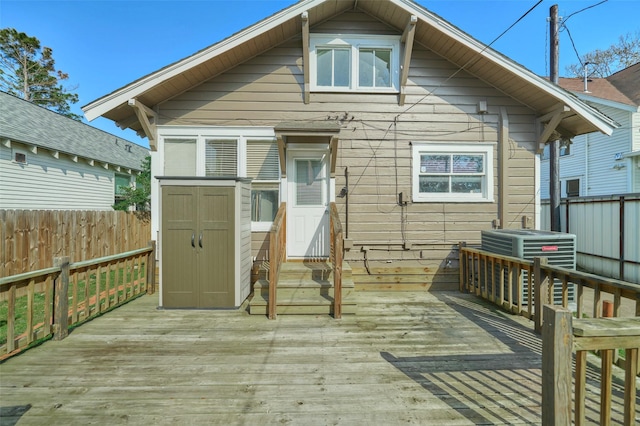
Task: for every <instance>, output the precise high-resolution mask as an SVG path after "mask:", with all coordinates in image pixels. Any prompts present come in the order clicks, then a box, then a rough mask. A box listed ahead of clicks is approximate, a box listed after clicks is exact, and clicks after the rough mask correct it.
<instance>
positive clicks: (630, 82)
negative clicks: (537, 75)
mask: <svg viewBox="0 0 640 426" xmlns="http://www.w3.org/2000/svg"><path fill="white" fill-rule="evenodd" d="M558 84H559V85H560V86H561V87H562V88H564V89H566V90H569V91H571V92H575V93H576V94H577V95H578V96H581V95H584V96H589V97H595V98H600V99H604V100H607V101H611V102H617V103H620V104H625V105H630V106H633V107H638V106H640V62H638V63H637V64H635V65H631V66H630V67H627V68H625V69H623V70H621V71H618V72H617V73H615V74H611V75H610V76H609V77H606V78H589V79H588V80H587V91H586V92H585V91H584V79H583V78H560V79H558Z"/></svg>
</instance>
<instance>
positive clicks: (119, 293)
mask: <svg viewBox="0 0 640 426" xmlns="http://www.w3.org/2000/svg"><path fill="white" fill-rule="evenodd" d="M143 264H146V268H145V269H143ZM154 276H155V241H151V242H149V247H145V248H142V249H138V250H132V251H128V252H125V253H120V254H117V255H112V256H106V257H101V258H97V259H93V260H87V261H82V262H77V263H70V262H69V257H68V256H64V257H59V258H56V260H55V266H53V267H50V268H46V269H40V270H37V271H32V272H27V273H23V274H17V275H12V276H9V277H4V278H2V280H1V281H0V300H3V301H6V302H7V318H6V322H7V334H6V341H5V342H3V343H2V344H0V359H3V358H5V357H7V356H10V355H12V354H14V353H17V352H19V351H20V350H22V349H24V348H25V347H28V346H29V345H31V344H32V343H33V342H34V341H35V340H37V339H42V338H47V337H49V336H51V335H53V336H54V338H55V339H58V340H61V339H64V338H65V337H66V336H67V334H68V327H69V326H71V325H75V324H78V323H80V322H82V321H85V320H86V319H88V318H89V317H92V316H95V315H97V314H99V313H101V312H103V311H105V310H107V309H110V308H113V307H114V306H118V305H119V304H121V303H123V302H125V301H127V300H129V299H132V298H134V297H138V296H139V295H141V294H142V293H143V292H147V293H151V292H153V289H151V288H150V287H151V286H153V285H154V283H155V280H154ZM103 277H104V279H103ZM90 286H91V287H90ZM80 289H82V291H80ZM36 296H38V298H40V300H43V301H41V302H36ZM19 298H26V311H25V312H20V315H22V316H23V317H25V318H26V319H27V321H26V324H24V326H16V318H17V315H18V312H17V311H18V306H19V305H18V304H17V299H19Z"/></svg>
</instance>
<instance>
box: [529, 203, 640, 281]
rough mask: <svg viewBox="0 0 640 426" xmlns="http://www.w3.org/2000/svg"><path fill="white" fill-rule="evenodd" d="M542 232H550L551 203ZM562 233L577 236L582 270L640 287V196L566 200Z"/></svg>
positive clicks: (546, 207)
mask: <svg viewBox="0 0 640 426" xmlns="http://www.w3.org/2000/svg"><path fill="white" fill-rule="evenodd" d="M541 219H542V224H541V229H544V230H549V229H551V228H550V224H549V201H548V200H543V201H542V214H541ZM560 219H561V220H560V222H561V224H560V225H561V231H562V232H567V233H569V234H575V236H576V248H577V259H576V263H577V265H578V268H580V269H583V270H585V271H587V272H591V273H594V274H598V275H604V276H607V277H612V278H617V279H619V280H624V281H629V282H632V283H636V284H640V238H638V235H640V194H625V195H611V196H598V197H579V198H566V199H563V200H562V203H561V205H560Z"/></svg>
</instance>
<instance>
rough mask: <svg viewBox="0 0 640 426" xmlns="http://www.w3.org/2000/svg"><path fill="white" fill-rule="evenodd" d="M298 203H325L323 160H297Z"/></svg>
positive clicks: (316, 204) (303, 204) (308, 204)
mask: <svg viewBox="0 0 640 426" xmlns="http://www.w3.org/2000/svg"><path fill="white" fill-rule="evenodd" d="M295 167H296V205H298V206H319V205H323V204H325V200H324V191H323V187H324V185H325V179H324V173H323V167H322V161H320V160H298V159H296V160H295Z"/></svg>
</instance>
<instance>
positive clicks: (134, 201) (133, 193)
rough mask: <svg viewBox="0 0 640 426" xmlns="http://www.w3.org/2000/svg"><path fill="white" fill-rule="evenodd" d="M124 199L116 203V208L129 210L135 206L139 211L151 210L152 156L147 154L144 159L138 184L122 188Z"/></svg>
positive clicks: (137, 178) (137, 180)
mask: <svg viewBox="0 0 640 426" xmlns="http://www.w3.org/2000/svg"><path fill="white" fill-rule="evenodd" d="M121 191H122V194H121V196H122V200H120V201H118V202H117V203H116V204H114V206H113V209H114V210H129V207H131V206H135V207H136V210H137V211H142V212H146V211H148V210H149V199H150V197H151V157H149V156H147V157H145V159H144V160H142V171H141V172H140V174H139V175H138V176H137V177H136V186H135V188H134V187H124V188H121Z"/></svg>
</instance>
